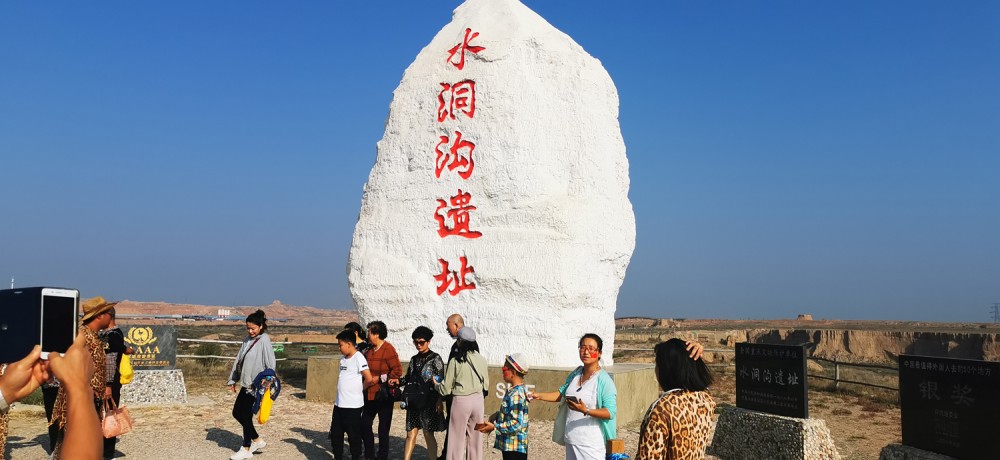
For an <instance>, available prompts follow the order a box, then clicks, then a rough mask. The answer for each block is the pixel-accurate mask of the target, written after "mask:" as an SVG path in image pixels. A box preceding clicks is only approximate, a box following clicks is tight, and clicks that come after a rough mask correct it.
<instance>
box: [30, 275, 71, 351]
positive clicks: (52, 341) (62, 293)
mask: <svg viewBox="0 0 1000 460" xmlns="http://www.w3.org/2000/svg"><path fill="white" fill-rule="evenodd" d="M79 309H80V291H77V290H76V289H56V288H43V289H42V312H41V315H42V316H41V323H42V324H41V330H40V331H39V333H40V336H39V339H40V342H41V345H42V359H49V353H66V350H68V349H69V347H70V346H71V345H73V339H75V338H76V330H77V318H79Z"/></svg>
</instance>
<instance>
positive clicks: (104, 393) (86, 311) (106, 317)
mask: <svg viewBox="0 0 1000 460" xmlns="http://www.w3.org/2000/svg"><path fill="white" fill-rule="evenodd" d="M117 304H118V302H107V301H105V300H104V298H103V297H94V298H92V299H88V300H85V301H84V302H83V303H82V304H81V305H80V308H81V309H82V310H83V318H81V319H80V322H81V323H82V325H81V326H80V330H79V332H78V334H83V335H85V336H86V341H85V343H86V350H87V352H88V353H89V354H90V357H91V358H92V359H93V360H94V375H93V377H92V378H91V379H90V387H91V389H92V390H94V395H93V396H94V407H95V408H96V410H97V413H98V415H100V413H101V409H102V407H103V405H104V404H103V401H104V400H105V399H107V398H110V397H111V387H110V386H109V385H108V379H107V369H106V368H105V355H104V342H103V341H102V340H101V338H100V336H98V335H97V332H98V331H100V330H101V329H106V328H107V327H108V325H110V324H111V309H112V308H114V306H115V305H117ZM66 402H67V401H66V390H65V388H63V387H60V388H59V394H58V395H57V396H56V404H55V408H54V409H53V410H52V421H50V422H49V423H50V424H56V423H58V426H59V429H60V430H61V429H63V428H64V427H65V425H66V408H67V407H66ZM60 437H61V436H60ZM61 443H62V442H61V441H60V442H59V444H61ZM56 450H57V451H58V450H59V447H58V445H57V447H56Z"/></svg>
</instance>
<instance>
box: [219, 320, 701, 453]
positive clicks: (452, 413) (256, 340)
mask: <svg viewBox="0 0 1000 460" xmlns="http://www.w3.org/2000/svg"><path fill="white" fill-rule="evenodd" d="M446 325H447V329H448V334H449V335H450V336H451V338H452V339H454V343H453V345H452V346H451V351H450V352H449V355H448V357H447V359H444V358H442V357H441V356H440V355H438V354H437V353H435V352H434V351H432V350H431V349H430V343H431V340H432V339H433V338H434V333H433V332H432V331H431V329H430V328H428V327H426V326H418V327H417V328H415V329H414V330H413V332H412V334H411V338H412V340H413V345H414V347H416V349H417V354H416V355H414V356H412V357H411V358H410V361H409V365H408V366H407V369H406V370H405V371H404V370H403V367H402V364H401V362H400V359H399V355H398V354H397V352H396V348H395V347H394V346H393V345H392V344H391V343H389V342H388V341H386V338H387V337H386V336H387V333H388V331H387V328H386V325H385V323H383V322H382V321H372V322H370V323H368V325H367V327H366V328H362V327H361V325H360V324H358V323H349V324H347V325H346V326H345V328H344V330H343V331H341V332H340V333H339V334H337V342H338V346H339V347H340V353H341V354H342V355H343V357H342V358H341V360H340V372H339V377H338V380H337V396H336V401H335V403H334V406H333V416H332V419H331V422H330V432H329V437H330V447H331V449H332V453H333V457H334V458H335V459H338V460H339V459H341V458H343V456H344V438H345V437H346V438H347V441H348V443H349V449H348V450H349V452H350V455H351V459H352V460H362V459H366V460H376V459H377V460H387V459H388V458H389V428H390V425H391V423H392V412H393V409H394V407H395V405H396V403H397V402H399V406H400V407H401V408H402V409H404V410H406V442H405V444H404V451H403V458H404V459H405V460H410V458H411V456H412V454H413V451H414V447H415V446H416V442H417V435H418V434H419V433H421V432H423V437H424V441H425V444H426V448H427V452H428V456H429V457H430V458H440V459H447V460H479V459H481V458H483V444H484V443H483V435H484V434H489V433H493V432H495V438H496V439H495V442H494V443H493V447H494V448H496V449H498V450H500V451H501V455H502V458H503V459H505V460H507V459H526V458H527V457H528V452H529V436H528V427H529V420H528V413H529V405H530V404H529V403H530V402H532V401H543V402H547V403H556V404H559V410H558V414H557V416H556V421H555V424H554V426H553V430H552V433H551V436H552V440H553V441H555V442H557V443H559V444H561V445H564V446H565V449H566V459H567V460H605V459H606V458H608V457H607V454H606V443H607V441H609V440H613V439H616V436H617V433H616V421H615V413H616V408H617V405H616V398H617V391H616V388H615V383H614V381H613V380H612V378H611V376H610V375H609V374H608V373H607V372H606V371H605V370H604V369H603V368H602V366H601V356H602V353H603V341H602V340H601V337H599V336H598V335H597V334H584V335H583V337H580V340H579V342H578V351H579V358H580V363H581V365H580V366H579V367H577V368H576V369H575V370H573V371H572V372H570V373H569V375H568V376H567V377H566V381H565V383H564V384H563V385H562V386H561V387H559V389H558V390H557V391H550V392H530V393H529V392H527V391H526V389H525V385H524V378H525V375H526V374H528V372H529V369H530V363H529V362H528V361H527V359H526V357H525V355H524V354H522V353H518V352H516V350H512V353H511V354H509V355H506V357H505V359H504V363H503V367H502V371H501V372H502V375H503V379H504V382H505V383H507V384H508V387H509V389H508V390H507V391H506V393H505V395H504V397H503V401H502V402H501V404H500V410H499V411H497V412H496V413H493V414H492V415H485V414H484V413H485V408H484V403H485V398H486V395H487V394H488V392H489V390H488V389H489V388H490V382H489V376H488V373H487V371H488V366H487V363H486V359H485V358H484V357H483V355H482V354H480V350H479V344H478V342H477V340H476V332H475V330H473V328H472V327H470V326H467V325H465V321H464V319H463V318H462V316H461V315H458V314H453V315H451V316H450V317H448V318H447V321H446ZM246 327H247V333H248V335H247V337H246V339H244V341H243V345H242V346H241V348H240V352H239V355H238V356H237V359H236V362H235V363H234V365H233V368H232V373H231V378H230V380H229V385H230V386H231V388H232V389H233V391H238V392H239V394H238V395H237V397H236V402H235V403H234V405H233V417H235V418H236V420H238V421H239V422H240V424H241V425H242V427H243V445H242V446H241V447H240V448H239V449H237V450H236V452H235V453H233V455H232V456H231V457H230V458H231V459H232V460H240V459H249V458H252V457H253V453H254V452H255V451H258V450H260V449H262V448H264V446H266V445H267V443H266V442H265V441H264V440H263V439H262V438H261V437H260V436H259V434H258V433H257V431H256V430H255V428H254V424H253V414H254V412H255V411H256V410H257V409H256V408H255V405H256V403H257V402H258V401H259V400H260V392H259V390H255V384H258V383H259V382H255V381H254V379H259V378H261V377H260V376H262V375H264V373H265V372H266V371H268V370H273V369H274V363H275V360H274V352H273V349H272V347H271V342H270V339H269V338H268V336H267V320H266V318H265V317H264V313H263V312H262V311H259V310H258V311H257V312H256V313H254V314H251V315H250V316H248V317H247V322H246ZM702 351H703V348H702V346H701V345H699V344H697V343H686V342H684V341H681V340H679V339H671V340H668V341H666V342H662V343H660V344H658V345H656V346H655V347H654V352H655V355H656V371H655V374H656V379H657V383H658V384H659V386H660V388H661V390H662V391H663V393H662V394H661V396H660V397H659V398H658V399H657V400H656V401H653V402H652V405H651V406H650V408H649V410H647V412H646V415H645V417H644V419H643V421H642V426H641V432H640V440H639V445H638V448H637V451H636V457H635V458H636V459H640V460H666V459H676V458H701V457H702V456H704V452H705V447H706V446H707V444H708V433H709V431H710V429H709V427H710V426H711V419H712V414H713V413H714V409H715V402H714V401H713V400H712V397H711V396H710V395H709V393H708V392H707V388H708V386H709V385H710V384H711V383H712V376H711V374H710V372H709V370H708V368H707V366H706V365H705V363H704V362H703V361H702V360H701V359H700V358H701V353H702ZM257 386H258V387H259V386H260V385H257ZM376 418H378V428H377V434H378V436H377V441H378V442H377V443H376V433H375V430H374V429H373V424H374V422H375V419H376ZM441 431H444V432H445V434H444V438H443V441H442V443H441V444H442V445H441V449H440V457H438V453H439V450H438V442H437V439H436V437H435V433H437V432H441Z"/></svg>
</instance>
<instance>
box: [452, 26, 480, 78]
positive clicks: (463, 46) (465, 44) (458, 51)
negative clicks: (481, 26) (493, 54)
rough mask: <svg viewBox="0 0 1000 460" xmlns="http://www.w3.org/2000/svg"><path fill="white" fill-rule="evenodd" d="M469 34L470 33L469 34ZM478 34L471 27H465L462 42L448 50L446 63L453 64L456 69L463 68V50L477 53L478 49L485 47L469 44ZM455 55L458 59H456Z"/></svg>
mask: <svg viewBox="0 0 1000 460" xmlns="http://www.w3.org/2000/svg"><path fill="white" fill-rule="evenodd" d="M470 34H471V35H470ZM478 36H479V32H473V31H472V29H465V38H464V39H463V40H462V43H459V44H457V45H455V47H454V48H452V49H450V50H448V59H447V61H448V63H449V64H451V65H453V66H455V68H457V69H458V70H462V69H464V68H465V52H466V51H468V52H470V53H472V54H479V52H480V51H482V50H484V49H486V47H484V46H475V45H470V44H469V42H471V41H472V40H473V39H475V38H476V37H478ZM456 56H458V59H457V61H456V58H455V57H456Z"/></svg>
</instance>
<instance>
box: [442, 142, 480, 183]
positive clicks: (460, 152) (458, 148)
mask: <svg viewBox="0 0 1000 460" xmlns="http://www.w3.org/2000/svg"><path fill="white" fill-rule="evenodd" d="M449 144H451V146H450V147H449ZM475 150H476V144H475V143H473V142H471V141H468V140H464V139H462V133H460V132H458V131H455V140H454V141H452V140H451V138H449V137H448V136H441V137H440V139H439V142H438V143H437V145H436V146H434V152H435V154H436V157H435V159H434V177H437V178H439V179H440V178H441V172H442V171H444V169H445V168H446V167H447V168H448V171H454V170H456V169H457V170H458V176H459V177H461V178H462V179H468V178H469V176H472V170H473V169H475V168H476V162H475V160H473V159H472V152H474V151H475Z"/></svg>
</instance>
